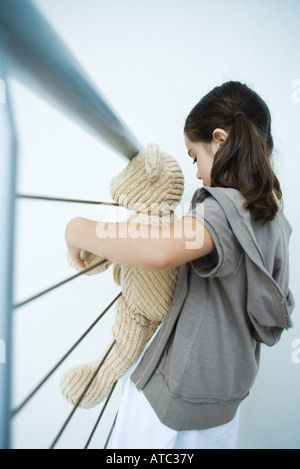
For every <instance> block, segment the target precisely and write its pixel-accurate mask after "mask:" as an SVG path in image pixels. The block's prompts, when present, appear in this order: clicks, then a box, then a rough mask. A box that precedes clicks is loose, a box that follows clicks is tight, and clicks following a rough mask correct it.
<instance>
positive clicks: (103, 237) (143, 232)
mask: <svg viewBox="0 0 300 469" xmlns="http://www.w3.org/2000/svg"><path fill="white" fill-rule="evenodd" d="M65 237H66V243H67V245H68V246H70V247H71V246H72V247H73V248H74V247H75V248H78V249H83V250H85V251H88V252H92V253H93V254H96V255H97V256H99V257H102V258H104V259H108V260H110V261H111V262H113V263H118V264H124V265H128V266H131V267H136V268H139V269H143V270H162V269H164V262H165V261H164V256H163V253H162V252H161V246H160V241H161V230H160V228H158V227H150V226H147V225H136V224H134V223H127V222H125V223H101V222H96V221H92V220H87V219H85V218H73V219H72V220H71V221H70V222H69V223H68V225H67V227H66V233H65Z"/></svg>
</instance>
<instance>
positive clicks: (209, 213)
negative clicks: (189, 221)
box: [185, 196, 243, 277]
mask: <svg viewBox="0 0 300 469" xmlns="http://www.w3.org/2000/svg"><path fill="white" fill-rule="evenodd" d="M185 216H191V217H194V218H196V219H197V220H199V221H200V222H201V223H203V224H204V226H205V227H206V228H207V229H208V231H209V233H210V235H211V237H212V239H213V241H214V244H215V247H216V250H215V251H214V252H213V253H211V254H209V255H207V256H204V257H201V258H199V259H196V260H194V261H192V263H191V264H192V267H193V269H194V270H195V272H196V273H197V274H198V275H199V276H201V277H224V276H226V275H231V274H233V273H234V272H235V271H236V269H237V268H238V266H239V264H240V261H241V258H242V255H243V250H242V248H241V246H240V244H239V243H238V241H237V239H236V237H235V235H234V234H233V232H232V230H231V227H230V225H229V223H228V220H227V217H226V215H225V213H224V211H223V209H222V207H221V206H220V205H219V204H218V202H217V201H216V200H215V199H214V198H213V197H211V196H208V197H207V198H205V200H203V201H201V200H200V201H199V199H197V198H196V199H195V200H194V201H193V202H192V206H191V208H190V210H189V212H188V213H187V214H186V215H185Z"/></svg>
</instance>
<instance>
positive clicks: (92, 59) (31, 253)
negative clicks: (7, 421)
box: [11, 0, 300, 449]
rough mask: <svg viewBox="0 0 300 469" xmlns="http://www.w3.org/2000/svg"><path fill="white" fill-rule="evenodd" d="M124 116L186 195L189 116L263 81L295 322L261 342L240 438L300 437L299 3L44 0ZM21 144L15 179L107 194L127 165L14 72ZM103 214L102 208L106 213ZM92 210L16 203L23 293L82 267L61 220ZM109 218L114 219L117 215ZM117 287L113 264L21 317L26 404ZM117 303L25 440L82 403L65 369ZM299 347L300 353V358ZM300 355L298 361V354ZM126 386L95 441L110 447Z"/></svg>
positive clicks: (29, 410) (189, 188)
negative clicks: (75, 264) (224, 90)
mask: <svg viewBox="0 0 300 469" xmlns="http://www.w3.org/2000/svg"><path fill="white" fill-rule="evenodd" d="M34 2H35V4H36V5H37V6H38V7H40V9H41V10H42V12H44V14H45V15H46V16H47V17H48V19H49V21H50V22H51V23H52V24H53V25H54V26H55V28H56V30H57V31H58V33H59V34H60V35H61V36H62V37H63V39H64V40H65V42H66V43H67V45H68V46H69V47H70V48H71V50H72V51H73V52H74V53H75V55H76V56H77V58H78V59H79V60H80V61H81V63H82V64H83V66H84V67H85V68H86V70H87V71H88V73H89V74H90V76H91V77H92V78H93V80H94V81H95V82H96V83H97V84H98V86H99V87H100V89H101V90H102V91H103V93H104V94H105V96H106V97H107V98H108V100H109V101H110V102H111V103H112V104H113V106H114V107H115V108H116V109H117V110H118V112H119V114H121V116H122V117H123V118H124V120H125V122H126V123H127V124H128V125H129V127H130V128H131V129H132V130H133V132H134V133H135V134H136V136H137V137H138V139H139V140H140V141H141V142H142V143H143V144H144V145H146V144H147V143H148V142H156V143H159V144H160V146H161V147H162V148H163V149H165V150H166V151H168V152H170V153H172V154H173V155H174V156H175V157H176V158H177V159H178V161H179V162H180V164H181V166H182V168H183V171H184V174H185V178H186V189H185V194H184V202H189V201H190V199H191V197H192V194H193V192H194V190H195V189H196V188H197V187H198V182H199V181H197V180H196V178H195V167H194V166H193V167H192V166H191V164H190V158H188V157H187V154H186V149H185V146H184V141H183V134H182V129H183V125H184V119H185V117H186V115H187V114H188V112H189V111H190V109H191V108H192V107H193V106H194V104H196V102H198V100H199V99H200V98H201V97H202V96H203V95H204V94H205V93H206V92H208V91H209V90H210V89H211V88H213V87H214V86H216V85H219V84H221V83H222V82H224V81H227V80H229V79H234V80H240V81H242V82H245V83H247V84H248V85H249V86H251V87H253V88H254V89H255V90H256V91H257V92H258V93H259V94H260V95H261V96H262V97H263V98H264V99H265V100H266V102H267V103H268V105H269V107H270V109H271V112H272V116H273V135H274V139H275V145H276V158H275V165H276V169H277V173H278V175H279V178H280V180H281V184H282V187H283V191H284V200H285V211H286V215H287V216H288V218H289V220H290V222H291V224H292V226H293V228H294V233H293V236H292V239H291V288H292V290H293V292H294V295H295V299H296V301H297V307H296V310H295V312H294V316H293V318H294V325H295V327H294V329H293V330H291V331H289V332H287V333H285V334H284V335H283V338H282V340H281V342H280V344H279V345H277V346H276V347H275V348H272V349H267V348H264V349H263V354H262V363H261V370H260V374H259V377H258V379H257V381H256V383H255V385H254V387H253V390H252V393H251V395H250V396H249V398H248V399H247V400H246V401H245V402H244V404H243V406H242V414H241V435H240V443H239V445H240V448H253V449H254V448H266V449H271V448H274V449H275V448H300V428H299V427H300V404H299V386H300V363H294V362H293V361H292V353H293V351H295V349H293V348H292V343H293V341H294V340H296V339H300V330H299V325H300V321H299V314H298V312H299V306H298V305H299V300H300V297H299V288H298V285H299V280H298V276H299V265H300V254H299V253H300V250H298V249H297V248H298V246H299V242H300V238H299V230H300V212H299V209H298V201H299V199H300V189H299V183H298V175H299V170H300V163H299V156H300V146H299V142H298V136H299V125H300V84H299V81H298V82H297V81H295V80H298V79H300V60H299V57H300V50H299V49H300V47H299V44H300V28H299V26H300V3H299V1H298V0H252V1H251V2H248V1H246V0H225V1H224V0H222V1H221V0H210V1H209V2H207V1H205V0H188V1H186V0H151V2H150V1H147V0H34ZM11 85H12V91H13V96H14V108H15V113H16V120H17V126H18V134H19V142H20V155H19V175H18V190H19V192H23V193H30V194H43V195H49V196H50V195H53V196H61V197H68V198H72V197H73V198H82V199H91V200H110V196H109V191H108V188H109V182H110V180H111V178H112V177H113V176H115V175H116V174H118V172H119V171H120V170H121V169H122V168H123V167H124V166H125V164H126V162H124V160H122V159H121V158H119V157H118V156H117V155H116V154H115V153H112V152H111V151H110V150H109V149H108V148H106V147H105V146H104V145H102V144H99V143H98V142H97V141H96V140H94V139H92V138H91V137H90V136H89V135H87V134H85V133H84V132H83V131H81V129H79V128H77V127H76V126H75V125H74V124H72V123H70V122H69V121H68V120H66V119H65V118H64V117H63V116H61V115H60V114H58V113H57V112H56V111H55V110H53V109H52V108H50V107H49V106H48V105H47V104H45V103H43V102H42V101H40V100H39V99H38V98H36V97H35V96H34V95H33V94H32V93H30V92H29V91H27V90H26V89H25V88H23V86H21V85H20V84H19V83H17V82H15V81H13V82H12V83H11ZM293 86H294V87H293ZM102 215H103V213H102ZM74 216H84V217H86V218H92V219H96V218H97V216H99V213H97V211H96V209H95V207H93V206H92V207H88V206H84V205H70V204H65V203H64V204H57V203H50V202H49V203H46V202H29V201H20V202H18V223H17V246H16V249H17V261H16V275H15V279H16V288H15V301H21V300H23V299H24V298H27V297H29V296H30V295H31V294H34V293H36V292H38V291H40V290H42V289H44V288H46V287H48V286H50V285H52V284H54V283H56V282H58V281H59V280H63V279H64V278H67V277H68V276H71V275H72V274H73V271H72V270H71V269H70V267H69V266H68V265H67V263H66V260H65V255H66V248H65V244H64V229H65V226H66V224H67V222H68V220H70V219H71V218H73V217H74ZM110 216H112V215H111V214H110ZM118 291H119V289H118V287H117V286H116V285H114V283H113V280H112V273H111V272H110V271H108V272H106V273H104V274H102V275H101V277H100V276H98V277H94V278H92V277H87V278H82V277H80V279H77V280H75V281H74V282H72V283H71V284H67V285H66V286H64V287H61V288H59V289H58V290H56V291H55V292H53V293H49V294H48V295H46V296H45V297H42V298H41V299H39V300H36V301H35V302H33V303H31V304H29V305H28V306H26V307H24V308H22V309H20V310H17V311H16V312H15V316H14V338H15V340H14V361H15V372H14V383H15V391H14V402H15V404H17V403H19V402H20V401H21V400H22V399H23V397H24V396H26V395H27V393H28V392H29V391H30V390H31V389H32V388H33V387H34V386H35V384H36V383H37V382H39V380H40V379H41V378H42V377H43V376H44V375H45V374H46V372H47V371H48V370H50V368H51V367H52V366H53V365H54V364H55V363H56V361H58V359H59V358H60V356H61V355H63V354H64V352H65V351H66V350H67V349H68V348H69V347H70V346H71V345H72V344H73V343H74V342H75V341H76V340H77V338H78V337H79V335H80V334H81V333H82V332H84V330H85V329H86V328H87V327H88V326H89V325H90V324H91V323H92V322H93V320H94V319H95V318H96V317H97V316H98V314H99V313H100V312H101V311H102V310H103V309H104V308H105V307H106V305H107V304H108V303H109V302H110V301H111V299H112V298H113V297H114V296H115V295H116V294H117V293H118ZM113 314H114V311H113V309H112V310H111V311H110V313H109V314H108V316H107V318H105V319H104V320H103V321H102V322H101V323H100V325H99V326H98V327H96V328H95V331H94V332H93V333H92V334H91V335H90V336H89V337H88V338H87V339H86V340H85V341H84V342H83V343H82V345H81V346H80V347H79V348H78V349H77V350H76V351H75V352H74V353H73V354H72V355H71V357H70V358H69V359H68V360H67V362H66V363H65V364H64V365H63V366H62V368H61V369H60V370H59V371H58V372H57V373H56V374H55V375H54V376H53V378H51V380H50V381H49V383H48V385H47V386H45V387H44V388H43V389H42V390H41V391H40V392H39V394H38V396H37V397H36V398H35V399H34V400H33V401H32V402H31V403H30V404H29V405H28V406H27V407H26V408H25V409H24V411H22V412H21V413H20V414H19V416H18V417H17V418H16V419H15V425H14V446H15V447H16V448H47V447H49V445H50V444H51V442H52V440H53V438H54V437H55V435H56V433H57V432H58V430H59V428H60V426H61V425H62V423H63V422H64V420H65V419H66V417H67V416H68V414H69V413H70V411H71V407H70V406H69V404H67V403H66V402H65V401H64V400H63V398H62V397H61V396H60V392H59V378H60V376H61V374H62V372H63V371H64V370H65V369H67V368H68V367H70V366H73V365H75V364H78V363H86V362H88V361H91V360H94V359H95V358H97V357H98V355H100V354H101V352H102V350H104V349H105V347H106V345H107V344H108V343H109V341H110V339H111V336H110V333H109V332H108V331H109V330H110V328H111V326H112V324H113ZM299 355H300V354H299ZM299 355H298V356H299ZM294 361H297V360H294ZM119 395H120V388H119V387H118V391H117V393H116V395H115V397H114V399H113V401H112V403H111V405H110V408H109V409H108V412H107V413H106V414H105V417H104V421H103V423H102V424H101V426H100V428H99V430H98V431H97V434H96V435H95V438H94V440H93V442H92V444H91V447H92V448H93V447H94V448H99V447H100V448H101V445H103V442H104V441H105V437H106V433H107V429H108V428H109V426H110V423H111V420H112V418H113V416H114V414H115V412H116V410H117V407H118V400H119ZM99 410H100V409H99V408H96V409H94V410H91V411H83V410H79V411H78V412H77V413H76V414H75V417H74V418H73V419H72V421H71V424H70V426H69V427H68V428H67V430H66V431H65V433H64V435H63V437H62V439H61V440H60V443H59V444H58V446H57V447H61V448H76V447H77V448H80V447H83V446H84V444H85V442H86V440H87V438H88V435H89V432H90V430H91V429H92V426H93V425H94V422H95V421H96V418H97V416H98V413H99Z"/></svg>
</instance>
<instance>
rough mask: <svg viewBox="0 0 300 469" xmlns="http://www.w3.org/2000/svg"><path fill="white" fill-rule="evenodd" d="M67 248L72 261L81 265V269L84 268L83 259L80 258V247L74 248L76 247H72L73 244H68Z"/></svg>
mask: <svg viewBox="0 0 300 469" xmlns="http://www.w3.org/2000/svg"><path fill="white" fill-rule="evenodd" d="M68 250H69V253H70V256H71V258H72V259H73V261H74V262H75V263H76V264H77V265H79V267H81V268H82V269H86V265H85V263H84V262H83V260H82V259H81V257H80V251H81V249H79V248H76V247H74V246H70V245H68Z"/></svg>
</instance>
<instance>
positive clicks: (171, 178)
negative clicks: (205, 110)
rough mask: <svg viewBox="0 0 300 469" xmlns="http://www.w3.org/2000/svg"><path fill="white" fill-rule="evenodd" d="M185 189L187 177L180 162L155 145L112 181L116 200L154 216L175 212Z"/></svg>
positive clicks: (125, 205)
mask: <svg viewBox="0 0 300 469" xmlns="http://www.w3.org/2000/svg"><path fill="white" fill-rule="evenodd" d="M183 191H184V177H183V174H182V170H181V168H180V166H179V164H178V162H177V161H176V159H175V158H173V157H172V156H171V155H169V154H168V153H165V152H163V151H162V150H161V149H160V147H159V145H156V144H148V145H147V148H146V150H145V151H143V152H141V153H139V154H138V155H137V156H135V157H134V158H132V160H130V162H129V163H128V165H127V166H126V167H125V168H124V169H123V171H121V173H120V174H119V175H118V176H116V177H114V178H113V179H112V181H111V184H110V193H111V196H112V198H113V200H114V201H115V202H116V203H118V204H120V205H122V206H123V207H126V208H127V209H129V210H133V211H135V212H142V213H149V212H151V214H154V215H157V214H158V213H166V212H170V211H174V210H175V208H176V206H177V205H178V204H179V203H180V201H181V198H182V195H183Z"/></svg>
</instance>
